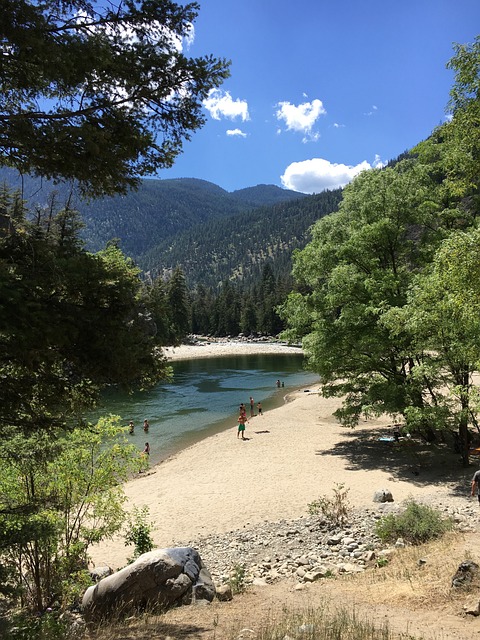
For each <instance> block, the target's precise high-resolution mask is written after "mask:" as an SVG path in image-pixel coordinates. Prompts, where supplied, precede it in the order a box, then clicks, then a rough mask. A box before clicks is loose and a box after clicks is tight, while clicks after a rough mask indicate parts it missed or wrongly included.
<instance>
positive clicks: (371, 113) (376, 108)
mask: <svg viewBox="0 0 480 640" xmlns="http://www.w3.org/2000/svg"><path fill="white" fill-rule="evenodd" d="M377 111H378V107H376V106H375V105H372V110H371V111H368V112H367V113H364V114H363V115H364V116H374V115H375V114H376V113H377Z"/></svg>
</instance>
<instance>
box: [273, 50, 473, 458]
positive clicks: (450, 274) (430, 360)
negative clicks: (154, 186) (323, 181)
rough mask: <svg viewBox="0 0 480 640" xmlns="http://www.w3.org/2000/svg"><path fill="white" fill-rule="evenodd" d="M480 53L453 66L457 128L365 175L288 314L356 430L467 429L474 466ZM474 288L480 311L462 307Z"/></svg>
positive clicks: (313, 255)
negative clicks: (390, 423) (403, 424)
mask: <svg viewBox="0 0 480 640" xmlns="http://www.w3.org/2000/svg"><path fill="white" fill-rule="evenodd" d="M479 52H480V45H479V41H478V39H477V41H476V42H475V45H473V46H468V47H457V55H456V56H455V57H454V58H453V59H452V61H451V63H450V65H451V67H452V68H454V69H455V70H456V74H457V75H456V82H455V85H454V88H453V90H452V106H453V108H454V113H453V119H452V121H451V122H449V123H447V124H445V125H442V126H441V127H439V128H438V129H437V130H436V131H435V132H434V134H433V135H432V137H431V138H430V139H429V140H427V141H425V142H424V143H421V144H420V145H418V147H417V148H416V149H415V152H416V156H411V157H410V158H407V159H405V160H402V161H400V162H398V163H396V164H395V165H394V166H391V167H387V168H386V169H384V170H381V171H369V172H368V173H364V174H361V175H360V176H359V177H358V178H357V179H356V180H355V181H354V182H353V183H352V184H350V185H349V186H348V187H347V188H346V189H345V191H344V200H343V202H342V204H341V206H340V210H339V212H338V213H336V214H333V215H331V216H329V218H325V219H323V220H322V221H320V222H319V223H317V225H316V226H315V227H314V229H313V239H312V241H311V243H310V244H309V245H308V246H307V247H306V248H305V249H304V250H303V251H302V252H299V253H297V255H296V257H295V267H294V275H295V276H296V277H297V279H298V280H299V282H300V285H301V286H302V287H303V291H302V293H295V294H291V295H290V297H289V299H288V301H287V303H286V304H285V305H284V306H283V309H282V314H283V317H284V318H286V319H287V321H288V323H289V329H288V331H287V332H286V335H287V336H289V337H290V338H292V339H294V338H297V339H298V338H299V337H303V344H304V347H305V349H306V351H307V355H308V357H309V363H310V366H311V367H312V368H313V369H314V370H315V371H317V372H318V373H320V375H321V377H322V379H323V381H324V383H325V387H324V393H325V394H327V395H339V396H345V400H344V402H343V406H342V408H341V409H340V410H339V411H338V412H337V415H338V417H339V418H340V419H341V420H342V421H343V422H344V423H345V424H350V425H355V424H356V423H357V422H358V419H359V416H360V415H361V414H362V413H364V414H369V413H381V412H384V411H385V412H387V413H390V414H401V415H403V416H404V417H405V419H406V420H407V423H408V424H409V426H410V427H413V428H416V429H417V430H418V431H420V432H421V433H422V434H423V435H425V436H426V437H428V438H433V437H434V429H438V428H442V429H443V428H445V427H451V426H455V427H458V429H459V436H460V440H461V443H462V455H463V460H464V462H465V463H467V462H468V448H467V442H468V432H467V427H468V422H469V421H471V422H473V423H474V424H475V423H476V419H475V415H474V411H472V409H473V407H472V391H473V388H472V379H471V375H472V372H473V370H474V369H477V368H478V354H477V349H476V345H475V341H476V340H477V336H478V327H477V323H476V319H475V318H476V316H475V314H476V298H475V295H476V293H475V291H472V290H471V287H470V288H469V287H468V286H467V285H468V278H469V276H468V272H469V270H470V273H472V274H475V273H476V269H477V267H476V262H475V258H476V251H478V248H477V247H476V244H475V243H476V241H477V239H476V236H475V234H473V235H471V234H466V235H465V236H463V235H461V234H458V230H459V229H464V230H468V229H469V228H471V227H472V226H474V225H475V224H476V218H477V217H478V213H479V198H478V175H480V173H479V168H480V167H479V160H478V158H479V157H480V156H479V154H478V145H477V142H478V113H479V111H478V105H479V95H478V87H479V82H478V77H479V70H480V53H479ZM472 233H473V232H472ZM472 246H473V248H472ZM437 250H438V255H437V256H435V252H436V251H437ZM457 262H458V263H459V264H457ZM462 262H463V264H462ZM470 277H471V276H470ZM462 287H464V290H465V291H468V293H469V299H470V300H471V301H472V306H471V307H469V306H468V304H467V298H464V299H463V302H464V303H465V304H464V306H463V307H462V305H461V304H460V302H461V294H460V292H461V290H462ZM445 383H447V385H448V386H449V388H450V391H451V393H450V395H448V396H446V395H445V394H444V393H443V392H442V386H443V385H445Z"/></svg>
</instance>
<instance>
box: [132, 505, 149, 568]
mask: <svg viewBox="0 0 480 640" xmlns="http://www.w3.org/2000/svg"><path fill="white" fill-rule="evenodd" d="M148 515H149V510H148V507H147V506H144V507H142V508H141V509H139V508H138V507H134V509H133V512H132V513H131V514H130V516H129V518H128V523H127V529H126V532H125V545H126V546H127V545H129V544H133V545H134V547H135V548H134V551H133V556H132V557H131V558H128V562H129V563H131V562H133V561H134V560H136V559H137V558H138V557H139V556H141V555H142V553H147V552H148V551H151V550H152V549H153V547H154V544H153V539H152V534H151V532H152V529H153V524H152V523H150V522H148V520H147V518H148Z"/></svg>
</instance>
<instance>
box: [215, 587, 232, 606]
mask: <svg viewBox="0 0 480 640" xmlns="http://www.w3.org/2000/svg"><path fill="white" fill-rule="evenodd" d="M216 595H217V599H218V600H220V602H228V601H229V600H233V593H232V587H231V586H230V585H229V584H222V585H220V586H219V587H216Z"/></svg>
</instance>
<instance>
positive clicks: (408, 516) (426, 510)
mask: <svg viewBox="0 0 480 640" xmlns="http://www.w3.org/2000/svg"><path fill="white" fill-rule="evenodd" d="M452 527H453V522H452V520H450V519H444V518H442V516H441V514H440V512H439V511H437V510H436V509H432V508H431V507H428V506H426V505H423V504H418V503H417V502H415V501H414V500H410V501H409V502H408V503H407V507H406V509H405V511H404V512H403V513H401V514H399V515H394V514H389V515H388V516H385V517H384V518H381V519H380V520H379V521H378V522H377V524H376V534H377V536H378V537H379V538H380V539H381V540H383V541H384V542H393V541H395V540H397V538H403V539H404V540H405V541H406V542H410V543H411V544H422V543H423V542H427V541H428V540H432V539H433V538H439V537H441V536H442V535H443V534H444V533H445V532H446V531H449V530H451V529H452Z"/></svg>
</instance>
